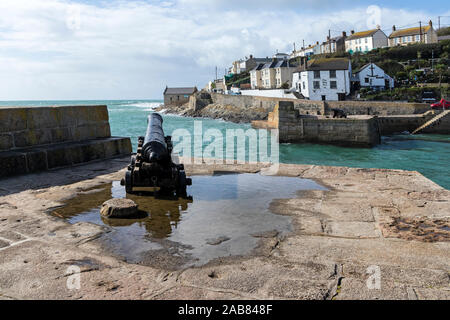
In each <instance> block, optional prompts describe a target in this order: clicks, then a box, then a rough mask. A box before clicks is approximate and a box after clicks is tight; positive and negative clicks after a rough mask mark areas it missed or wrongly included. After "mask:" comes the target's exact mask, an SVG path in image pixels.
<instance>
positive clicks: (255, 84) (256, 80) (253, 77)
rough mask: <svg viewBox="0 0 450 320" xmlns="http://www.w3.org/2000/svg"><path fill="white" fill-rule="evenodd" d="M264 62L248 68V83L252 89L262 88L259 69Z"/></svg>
mask: <svg viewBox="0 0 450 320" xmlns="http://www.w3.org/2000/svg"><path fill="white" fill-rule="evenodd" d="M263 67H264V63H259V64H258V65H257V66H256V67H255V68H253V69H252V70H250V84H251V86H252V89H257V88H262V77H261V69H262V68H263Z"/></svg>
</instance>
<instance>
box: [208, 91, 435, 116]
mask: <svg viewBox="0 0 450 320" xmlns="http://www.w3.org/2000/svg"><path fill="white" fill-rule="evenodd" d="M211 99H212V101H213V103H216V104H219V105H222V106H228V105H231V106H235V107H238V108H249V107H253V108H262V109H265V110H267V112H270V111H273V109H274V108H275V106H276V105H277V103H279V102H280V101H289V102H292V103H293V104H294V108H295V109H297V110H299V112H300V113H301V114H307V115H308V114H309V115H327V114H330V113H331V112H332V109H342V110H344V111H345V112H346V113H347V114H348V115H377V116H386V115H405V114H421V113H424V112H426V111H428V110H430V106H429V105H428V104H426V103H407V102H379V101H313V100H303V99H289V98H273V97H259V96H248V95H225V94H220V93H211Z"/></svg>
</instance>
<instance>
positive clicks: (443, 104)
mask: <svg viewBox="0 0 450 320" xmlns="http://www.w3.org/2000/svg"><path fill="white" fill-rule="evenodd" d="M449 108H450V101H447V100H445V99H441V101H439V102H437V103H433V104H432V105H431V109H436V110H439V109H449Z"/></svg>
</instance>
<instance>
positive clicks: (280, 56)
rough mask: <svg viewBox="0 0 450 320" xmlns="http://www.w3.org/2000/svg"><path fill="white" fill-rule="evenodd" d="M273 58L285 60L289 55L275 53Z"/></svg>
mask: <svg viewBox="0 0 450 320" xmlns="http://www.w3.org/2000/svg"><path fill="white" fill-rule="evenodd" d="M273 58H275V59H278V60H287V59H289V55H288V54H287V53H278V52H277V53H275V54H274V55H273Z"/></svg>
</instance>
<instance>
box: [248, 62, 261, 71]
mask: <svg viewBox="0 0 450 320" xmlns="http://www.w3.org/2000/svg"><path fill="white" fill-rule="evenodd" d="M263 67H264V63H258V64H257V65H256V67H254V68H253V69H252V70H250V71H259V70H261V69H262V68H263Z"/></svg>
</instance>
